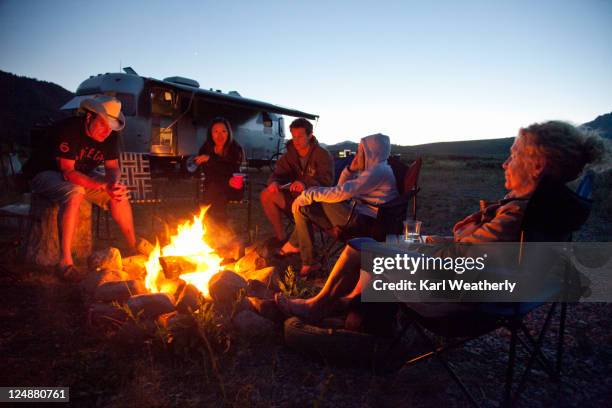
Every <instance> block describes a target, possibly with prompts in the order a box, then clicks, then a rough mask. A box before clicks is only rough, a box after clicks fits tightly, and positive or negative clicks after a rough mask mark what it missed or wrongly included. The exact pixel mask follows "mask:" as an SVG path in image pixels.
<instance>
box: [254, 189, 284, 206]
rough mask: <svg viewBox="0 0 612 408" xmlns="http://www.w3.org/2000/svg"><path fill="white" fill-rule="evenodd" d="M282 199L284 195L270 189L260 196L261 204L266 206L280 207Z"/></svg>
mask: <svg viewBox="0 0 612 408" xmlns="http://www.w3.org/2000/svg"><path fill="white" fill-rule="evenodd" d="M281 198H282V193H281V192H280V191H275V192H271V191H269V190H268V189H265V190H263V191H262V192H261V193H260V195H259V199H260V201H261V204H262V205H266V206H271V205H278V203H279V200H280V199H281Z"/></svg>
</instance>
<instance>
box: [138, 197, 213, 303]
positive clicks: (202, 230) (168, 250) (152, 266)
mask: <svg viewBox="0 0 612 408" xmlns="http://www.w3.org/2000/svg"><path fill="white" fill-rule="evenodd" d="M207 209H208V207H204V208H202V209H201V210H200V214H199V215H198V216H194V217H193V221H185V222H184V223H183V224H181V225H179V227H178V232H177V233H176V235H174V236H173V237H171V239H170V243H169V244H168V245H166V246H164V247H163V248H160V246H159V243H156V245H155V249H154V250H153V252H151V254H150V255H149V260H148V261H147V262H146V263H145V267H146V269H147V276H146V277H145V286H146V287H147V289H148V290H149V291H150V292H153V293H156V292H163V289H164V286H165V285H164V279H165V278H164V274H163V271H162V268H161V266H160V264H159V258H160V256H182V257H185V258H186V259H188V260H189V261H190V262H192V263H194V264H196V265H197V268H196V271H195V272H191V273H186V274H183V275H181V276H180V278H181V279H182V280H184V281H185V282H186V283H188V284H192V285H194V286H195V287H196V288H198V290H199V291H200V292H201V293H202V295H203V296H204V297H205V298H210V295H209V293H208V281H209V280H210V278H211V277H212V276H213V275H214V274H215V273H217V272H219V271H220V270H221V261H222V259H221V257H219V256H218V255H217V254H216V253H215V252H214V250H213V249H212V248H211V247H210V246H209V245H208V244H207V243H206V241H205V240H204V237H205V236H206V226H205V225H204V215H205V214H206V210H207Z"/></svg>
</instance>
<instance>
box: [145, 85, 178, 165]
mask: <svg viewBox="0 0 612 408" xmlns="http://www.w3.org/2000/svg"><path fill="white" fill-rule="evenodd" d="M150 95H151V153H152V154H153V155H159V156H172V155H175V154H176V140H177V135H176V124H175V123H174V119H175V116H176V114H177V95H176V92H175V91H174V90H172V89H166V88H161V87H153V88H151V93H150Z"/></svg>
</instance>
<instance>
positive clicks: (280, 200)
mask: <svg viewBox="0 0 612 408" xmlns="http://www.w3.org/2000/svg"><path fill="white" fill-rule="evenodd" d="M259 197H260V200H261V206H262V208H263V210H264V213H265V214H266V217H267V218H268V221H270V224H271V225H272V229H273V230H274V236H276V239H277V240H279V241H284V240H285V239H287V237H286V236H285V230H284V228H283V218H282V217H283V212H282V209H283V208H285V206H286V203H285V196H284V195H283V193H281V192H280V191H278V192H274V193H271V192H269V191H268V190H263V191H262V192H261V195H260V196H259Z"/></svg>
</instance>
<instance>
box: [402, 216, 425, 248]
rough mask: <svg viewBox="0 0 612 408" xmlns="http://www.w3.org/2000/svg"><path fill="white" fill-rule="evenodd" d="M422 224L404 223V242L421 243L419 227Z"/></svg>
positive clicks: (419, 222)
mask: <svg viewBox="0 0 612 408" xmlns="http://www.w3.org/2000/svg"><path fill="white" fill-rule="evenodd" d="M422 224H423V223H422V222H421V221H417V220H406V221H404V241H405V242H409V243H417V242H422V241H421V225H422Z"/></svg>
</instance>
